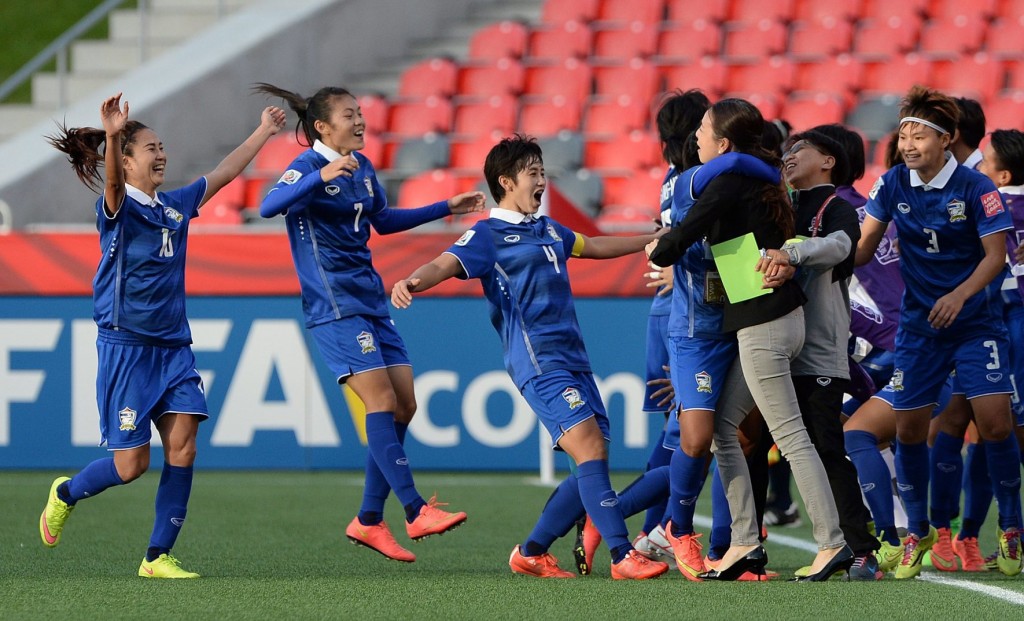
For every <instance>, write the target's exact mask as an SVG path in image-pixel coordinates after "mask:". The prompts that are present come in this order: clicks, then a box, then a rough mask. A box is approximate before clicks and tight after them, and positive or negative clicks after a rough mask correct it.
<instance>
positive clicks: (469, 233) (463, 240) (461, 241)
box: [455, 230, 476, 246]
mask: <svg viewBox="0 0 1024 621" xmlns="http://www.w3.org/2000/svg"><path fill="white" fill-rule="evenodd" d="M474 235H476V231H473V230H469V231H466V232H465V233H463V234H462V237H460V238H459V241H457V242H455V245H456V246H465V245H466V244H468V243H469V240H471V239H473V236H474Z"/></svg>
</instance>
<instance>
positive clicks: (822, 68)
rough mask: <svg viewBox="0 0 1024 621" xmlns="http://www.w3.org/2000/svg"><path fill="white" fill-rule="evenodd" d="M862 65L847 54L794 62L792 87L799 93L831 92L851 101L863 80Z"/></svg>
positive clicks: (848, 101)
mask: <svg viewBox="0 0 1024 621" xmlns="http://www.w3.org/2000/svg"><path fill="white" fill-rule="evenodd" d="M863 75H864V65H863V63H861V62H860V61H859V60H857V59H856V58H854V57H852V56H850V55H849V54H840V55H839V56H835V57H830V58H825V59H822V60H820V61H814V62H801V63H796V79H795V81H794V83H793V89H794V91H796V92H797V93H799V94H807V93H831V94H834V95H839V96H842V97H844V98H845V99H846V100H847V103H848V104H849V103H852V102H853V97H854V93H855V92H856V91H859V90H860V88H861V83H862V81H863Z"/></svg>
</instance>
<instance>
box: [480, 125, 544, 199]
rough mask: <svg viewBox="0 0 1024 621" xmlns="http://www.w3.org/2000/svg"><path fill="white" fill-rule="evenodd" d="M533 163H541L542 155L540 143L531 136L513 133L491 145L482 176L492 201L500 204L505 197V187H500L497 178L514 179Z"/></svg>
mask: <svg viewBox="0 0 1024 621" xmlns="http://www.w3.org/2000/svg"><path fill="white" fill-rule="evenodd" d="M533 164H541V165H543V164H544V157H543V153H542V151H541V148H540V145H539V144H537V140H536V138H534V137H532V136H524V135H523V134H513V135H512V136H510V137H508V138H503V139H502V140H501V142H499V143H498V144H496V145H494V146H493V147H491V150H490V151H488V152H487V158H486V159H485V160H484V178H485V179H486V180H487V187H488V189H490V191H491V196H492V197H493V198H494V202H496V203H499V204H500V203H501V199H503V198H505V188H503V187H501V183H499V182H498V179H499V178H501V177H509V178H510V179H515V178H516V176H518V175H519V173H521V172H522V171H524V170H526V169H527V168H529V167H530V166H532V165H533Z"/></svg>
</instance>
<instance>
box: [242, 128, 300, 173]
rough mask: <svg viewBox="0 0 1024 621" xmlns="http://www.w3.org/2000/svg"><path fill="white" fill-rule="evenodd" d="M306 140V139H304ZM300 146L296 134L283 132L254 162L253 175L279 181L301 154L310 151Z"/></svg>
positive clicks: (263, 149)
mask: <svg viewBox="0 0 1024 621" xmlns="http://www.w3.org/2000/svg"><path fill="white" fill-rule="evenodd" d="M303 139H305V138H303ZM308 148H309V147H305V146H303V145H301V144H299V142H298V140H297V139H296V137H295V132H282V133H280V134H277V135H276V136H274V137H273V138H271V139H270V140H268V141H267V143H266V144H265V145H263V148H262V149H260V150H259V152H258V153H257V154H256V157H254V158H253V160H252V173H253V175H256V176H262V177H273V178H274V179H277V178H278V177H280V176H281V173H283V172H284V171H285V169H287V168H288V165H289V164H291V163H292V160H294V159H295V158H296V157H298V156H299V154H300V153H302V152H303V151H305V150H306V149H308Z"/></svg>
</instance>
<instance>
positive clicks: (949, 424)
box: [928, 376, 971, 571]
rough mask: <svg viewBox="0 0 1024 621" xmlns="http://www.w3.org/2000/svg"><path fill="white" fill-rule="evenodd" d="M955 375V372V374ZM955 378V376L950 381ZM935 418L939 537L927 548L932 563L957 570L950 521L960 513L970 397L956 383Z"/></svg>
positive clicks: (934, 497)
mask: <svg viewBox="0 0 1024 621" xmlns="http://www.w3.org/2000/svg"><path fill="white" fill-rule="evenodd" d="M954 377H955V376H954ZM950 382H955V380H954V379H951V380H949V381H947V384H949V383H950ZM936 411H938V412H939V413H938V415H937V416H935V417H934V418H933V419H932V427H933V428H934V429H935V436H934V439H933V440H932V447H931V452H930V460H931V503H930V504H931V509H930V515H931V524H932V526H934V527H935V530H936V531H937V532H938V539H937V540H936V542H935V545H934V546H932V549H931V550H930V551H929V552H928V556H929V559H930V560H931V563H932V566H933V567H935V569H938V570H939V571H956V569H957V559H956V551H955V550H954V549H953V534H952V531H951V521H952V520H953V518H954V517H956V516H957V515H959V513H960V492H961V489H962V487H963V456H962V451H963V444H964V433H965V432H966V431H967V425H968V424H969V423H970V420H971V408H970V405H969V404H968V403H967V398H966V397H965V396H964V395H963V393H962V391H959V389H958V388H957V387H954V388H953V397H952V398H951V399H950V400H949V404H948V405H947V406H946V407H945V408H942V409H941V410H939V408H938V407H936Z"/></svg>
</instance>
